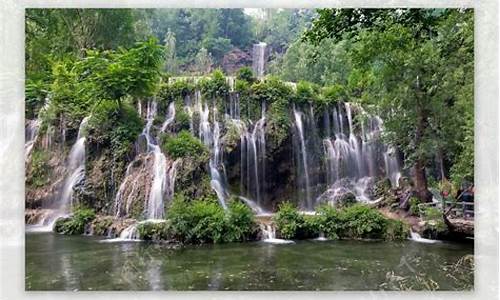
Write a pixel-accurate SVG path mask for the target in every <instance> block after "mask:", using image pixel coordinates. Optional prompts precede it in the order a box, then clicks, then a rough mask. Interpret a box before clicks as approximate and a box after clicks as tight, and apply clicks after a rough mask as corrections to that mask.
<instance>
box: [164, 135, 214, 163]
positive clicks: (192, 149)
mask: <svg viewBox="0 0 500 300" xmlns="http://www.w3.org/2000/svg"><path fill="white" fill-rule="evenodd" d="M163 149H164V150H165V152H166V153H167V154H168V155H169V156H170V157H172V158H173V159H177V158H185V157H200V156H206V155H208V150H207V148H206V147H205V145H203V143H202V142H201V141H200V140H199V139H198V138H195V137H194V136H193V135H192V134H191V133H190V132H189V131H186V130H183V131H181V132H179V134H177V136H175V137H168V138H166V139H165V141H164V142H163Z"/></svg>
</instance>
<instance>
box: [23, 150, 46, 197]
mask: <svg viewBox="0 0 500 300" xmlns="http://www.w3.org/2000/svg"><path fill="white" fill-rule="evenodd" d="M48 160H49V156H48V154H47V152H45V151H43V150H39V149H33V152H31V169H30V172H29V174H28V175H29V176H28V179H27V184H28V185H30V186H32V187H35V188H37V187H42V186H44V185H46V184H47V183H48V182H49V164H48Z"/></svg>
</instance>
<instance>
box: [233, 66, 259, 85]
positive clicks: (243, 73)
mask: <svg viewBox="0 0 500 300" xmlns="http://www.w3.org/2000/svg"><path fill="white" fill-rule="evenodd" d="M236 79H238V80H242V81H246V82H248V83H253V82H255V80H256V78H255V75H254V74H253V71H252V69H251V68H250V67H243V68H240V69H239V70H238V73H237V74H236Z"/></svg>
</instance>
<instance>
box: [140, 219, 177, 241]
mask: <svg viewBox="0 0 500 300" xmlns="http://www.w3.org/2000/svg"><path fill="white" fill-rule="evenodd" d="M137 231H138V232H139V236H140V237H141V239H143V240H147V241H159V240H170V239H172V237H173V231H172V226H171V223H170V221H169V220H166V221H165V222H141V223H139V224H138V225H137Z"/></svg>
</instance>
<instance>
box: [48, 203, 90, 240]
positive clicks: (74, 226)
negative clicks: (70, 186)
mask: <svg viewBox="0 0 500 300" xmlns="http://www.w3.org/2000/svg"><path fill="white" fill-rule="evenodd" d="M95 217H96V215H95V212H94V210H93V209H89V208H77V209H75V211H74V212H73V215H72V216H71V217H69V218H63V219H59V220H57V222H56V224H55V226H54V231H55V232H58V233H62V234H68V235H75V234H83V233H84V230H85V225H87V224H89V223H90V222H92V221H93V220H94V219H95Z"/></svg>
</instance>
